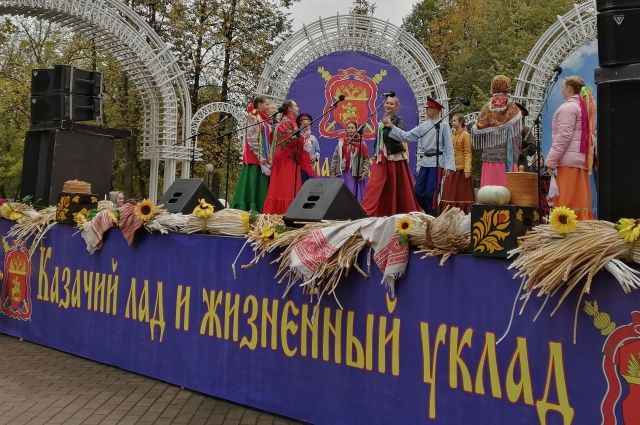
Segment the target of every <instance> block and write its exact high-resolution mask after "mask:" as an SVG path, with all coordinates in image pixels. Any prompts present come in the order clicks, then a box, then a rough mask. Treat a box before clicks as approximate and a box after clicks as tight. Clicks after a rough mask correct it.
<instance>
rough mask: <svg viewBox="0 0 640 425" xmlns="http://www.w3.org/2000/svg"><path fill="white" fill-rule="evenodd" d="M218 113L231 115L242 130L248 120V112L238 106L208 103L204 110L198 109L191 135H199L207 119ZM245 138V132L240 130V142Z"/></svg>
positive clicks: (192, 122) (193, 119) (224, 103)
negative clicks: (201, 126)
mask: <svg viewBox="0 0 640 425" xmlns="http://www.w3.org/2000/svg"><path fill="white" fill-rule="evenodd" d="M217 112H223V113H226V114H229V115H231V116H232V117H233V118H234V119H235V120H236V123H238V124H240V125H238V127H239V128H241V127H242V125H241V124H243V123H244V122H245V121H246V120H247V112H246V111H244V110H243V109H241V108H238V107H237V106H234V105H232V104H230V103H226V102H213V103H208V104H206V105H204V106H203V107H202V108H200V109H198V112H196V113H195V114H194V115H193V117H192V118H191V134H198V130H199V129H200V125H201V124H202V122H203V121H204V120H205V118H207V117H208V116H209V115H211V114H215V113H217ZM243 136H244V131H243V130H238V137H239V138H240V140H242V138H243ZM201 156H202V155H201Z"/></svg>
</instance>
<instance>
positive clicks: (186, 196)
mask: <svg viewBox="0 0 640 425" xmlns="http://www.w3.org/2000/svg"><path fill="white" fill-rule="evenodd" d="M200 199H204V200H205V201H207V202H208V203H210V204H212V205H213V206H214V208H215V210H216V211H220V210H222V209H224V205H222V203H221V202H220V200H218V198H217V197H216V196H215V195H214V194H213V193H212V192H211V190H210V189H209V188H208V187H207V185H205V184H204V181H203V180H202V179H178V180H176V181H174V182H173V183H172V184H171V186H170V187H169V189H167V191H166V192H164V195H162V198H160V201H158V204H162V205H164V208H165V209H166V210H167V211H169V212H170V213H183V214H191V213H192V212H193V209H194V208H195V207H196V205H198V202H199V200H200Z"/></svg>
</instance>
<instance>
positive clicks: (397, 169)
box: [362, 155, 421, 217]
mask: <svg viewBox="0 0 640 425" xmlns="http://www.w3.org/2000/svg"><path fill="white" fill-rule="evenodd" d="M362 208H363V209H364V210H365V212H366V213H367V215H369V216H370V217H386V216H390V215H394V214H404V213H409V212H413V211H420V210H421V208H420V205H418V200H417V199H416V195H415V194H414V193H413V178H412V177H411V170H409V161H407V160H402V161H389V160H388V159H387V157H386V156H384V155H382V160H381V161H380V162H375V163H374V164H373V166H372V167H371V177H370V178H369V183H368V184H367V187H366V189H365V192H364V199H363V201H362Z"/></svg>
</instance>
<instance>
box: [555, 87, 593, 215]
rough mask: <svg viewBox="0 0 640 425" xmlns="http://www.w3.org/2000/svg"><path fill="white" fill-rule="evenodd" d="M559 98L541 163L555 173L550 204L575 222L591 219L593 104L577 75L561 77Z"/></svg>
mask: <svg viewBox="0 0 640 425" xmlns="http://www.w3.org/2000/svg"><path fill="white" fill-rule="evenodd" d="M562 96H563V97H564V99H565V102H564V103H563V104H562V105H560V107H559V108H558V110H557V111H556V112H555V114H553V122H552V126H551V150H550V151H549V154H548V155H547V159H546V160H545V165H546V166H547V168H549V169H551V173H552V172H553V170H555V179H556V182H557V185H556V186H557V188H558V192H559V193H558V194H557V196H555V197H554V200H553V205H554V206H556V207H558V206H564V207H569V208H571V209H573V210H574V211H575V212H576V215H577V216H578V219H579V220H591V219H593V218H594V215H593V210H592V209H591V183H590V181H589V174H590V173H591V169H592V166H593V145H594V144H593V134H594V129H595V102H594V100H593V96H592V95H591V90H590V89H589V88H588V87H586V86H585V83H584V80H583V79H582V78H580V77H578V76H571V77H567V78H565V80H564V82H563V83H562ZM551 173H550V174H551ZM552 186H553V182H552Z"/></svg>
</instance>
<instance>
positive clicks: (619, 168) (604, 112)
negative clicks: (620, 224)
mask: <svg viewBox="0 0 640 425" xmlns="http://www.w3.org/2000/svg"><path fill="white" fill-rule="evenodd" d="M595 77H596V78H595V80H596V83H597V84H598V170H597V181H598V218H599V219H602V220H609V221H613V222H615V221H617V220H618V219H619V218H623V217H638V213H639V212H640V196H638V194H637V193H636V192H635V191H634V189H633V185H634V184H635V182H637V181H638V179H639V177H640V172H639V171H638V158H640V143H638V140H637V138H638V135H639V134H640V120H638V116H637V109H636V105H637V102H638V98H640V64H635V65H628V66H624V67H617V68H597V69H596V75H595Z"/></svg>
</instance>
